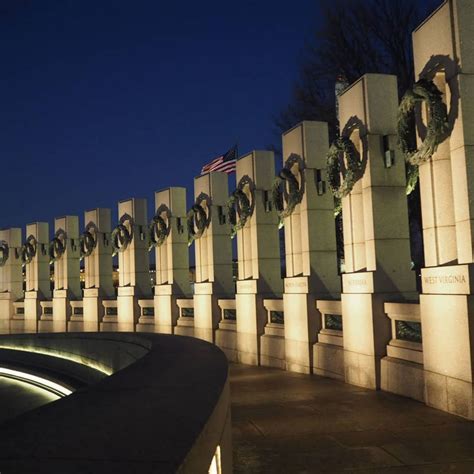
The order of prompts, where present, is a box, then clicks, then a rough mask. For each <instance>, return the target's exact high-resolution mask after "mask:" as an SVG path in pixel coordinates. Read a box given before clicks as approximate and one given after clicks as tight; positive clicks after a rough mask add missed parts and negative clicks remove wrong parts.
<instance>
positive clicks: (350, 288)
mask: <svg viewBox="0 0 474 474" xmlns="http://www.w3.org/2000/svg"><path fill="white" fill-rule="evenodd" d="M382 277H383V275H382ZM377 283H378V277H377V276H375V274H374V272H358V273H347V274H344V275H343V277H342V284H343V294H342V297H341V305H342V317H343V326H344V373H345V381H346V382H347V383H350V384H353V385H358V386H360V387H365V388H370V389H374V390H375V389H379V388H380V361H381V359H382V358H383V357H385V355H386V353H387V344H388V342H389V341H390V339H391V336H392V329H391V322H390V319H389V318H388V317H387V316H386V314H385V311H384V302H385V301H390V300H393V299H394V297H400V293H382V292H377V293H375V292H374V289H375V288H376V286H377Z"/></svg>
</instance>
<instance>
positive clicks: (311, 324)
mask: <svg viewBox="0 0 474 474" xmlns="http://www.w3.org/2000/svg"><path fill="white" fill-rule="evenodd" d="M327 150H328V129H327V124H326V123H323V122H302V123H300V124H298V125H297V126H295V127H294V128H292V129H291V130H289V131H287V132H286V133H284V134H283V160H284V161H283V164H284V167H285V168H286V169H287V170H289V171H291V172H292V173H293V175H294V176H295V177H296V179H297V180H298V184H299V187H300V190H301V191H304V193H303V196H302V199H301V202H300V203H299V204H297V205H296V207H295V210H294V211H293V213H292V214H291V215H289V216H288V217H285V218H284V226H285V252H286V278H285V283H284V295H283V308H284V317H285V357H286V366H287V369H288V370H291V371H295V372H303V373H311V371H312V367H313V347H312V346H313V344H314V343H315V342H316V339H317V335H318V331H319V329H320V327H321V316H320V315H319V313H318V311H317V309H316V300H317V299H331V298H337V297H339V293H340V279H339V276H338V273H337V255H336V234H335V223H334V203H333V198H332V195H331V193H330V192H329V191H328V190H326V186H325V182H324V181H325V168H326V153H327ZM287 204H288V203H286V205H287Z"/></svg>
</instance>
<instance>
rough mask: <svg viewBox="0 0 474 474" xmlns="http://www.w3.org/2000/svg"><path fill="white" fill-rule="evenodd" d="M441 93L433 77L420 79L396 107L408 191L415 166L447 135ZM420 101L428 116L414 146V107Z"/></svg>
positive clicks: (412, 185) (414, 179)
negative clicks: (424, 103)
mask: <svg viewBox="0 0 474 474" xmlns="http://www.w3.org/2000/svg"><path fill="white" fill-rule="evenodd" d="M442 96H443V94H442V92H441V91H440V90H439V89H438V88H437V87H436V85H435V84H434V82H433V81H429V80H427V79H420V80H419V81H418V82H416V83H415V84H414V85H413V87H412V88H411V89H410V90H408V91H407V92H406V93H405V95H404V96H403V98H402V100H401V102H400V106H399V107H398V142H399V145H400V148H401V150H402V152H403V154H404V155H405V161H406V163H407V194H410V193H411V192H412V191H413V190H414V189H415V187H416V183H417V182H418V166H419V165H420V164H422V163H424V162H425V161H428V160H429V159H430V158H431V157H432V156H433V154H434V153H435V152H436V150H437V149H438V145H439V144H440V143H442V142H443V141H444V139H445V138H446V136H447V132H448V128H449V125H448V110H447V107H446V104H445V103H444V102H443V99H442ZM421 102H426V105H427V107H428V119H427V125H426V136H425V139H424V140H423V142H422V143H421V145H420V147H419V148H417V145H416V134H415V128H416V120H415V109H416V107H417V105H418V104H420V103H421Z"/></svg>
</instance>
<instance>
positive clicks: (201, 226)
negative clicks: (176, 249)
mask: <svg viewBox="0 0 474 474" xmlns="http://www.w3.org/2000/svg"><path fill="white" fill-rule="evenodd" d="M202 202H205V203H206V208H207V209H208V212H209V214H207V213H206V210H205V209H204V207H202V206H201V203H202ZM186 219H187V226H188V247H189V246H190V245H191V244H192V243H193V242H194V241H195V240H196V239H199V238H200V237H201V236H202V234H203V233H204V231H205V230H206V228H207V227H208V226H209V224H210V222H211V208H210V198H209V196H207V195H206V194H204V193H201V194H200V195H199V196H198V197H197V199H196V202H195V203H194V204H193V206H192V207H191V209H190V210H189V211H188V214H187V216H186Z"/></svg>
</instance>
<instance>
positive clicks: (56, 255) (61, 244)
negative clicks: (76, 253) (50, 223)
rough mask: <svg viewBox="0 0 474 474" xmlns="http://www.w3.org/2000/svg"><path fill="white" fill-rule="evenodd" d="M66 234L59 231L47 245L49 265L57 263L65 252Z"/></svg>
mask: <svg viewBox="0 0 474 474" xmlns="http://www.w3.org/2000/svg"><path fill="white" fill-rule="evenodd" d="M66 242H67V236H66V232H64V231H63V230H61V229H59V230H58V231H57V232H56V234H55V235H54V237H53V240H51V242H50V243H49V263H50V264H51V263H54V262H56V261H58V260H59V259H60V258H61V257H62V256H63V255H64V252H66V245H67V243H66Z"/></svg>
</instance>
